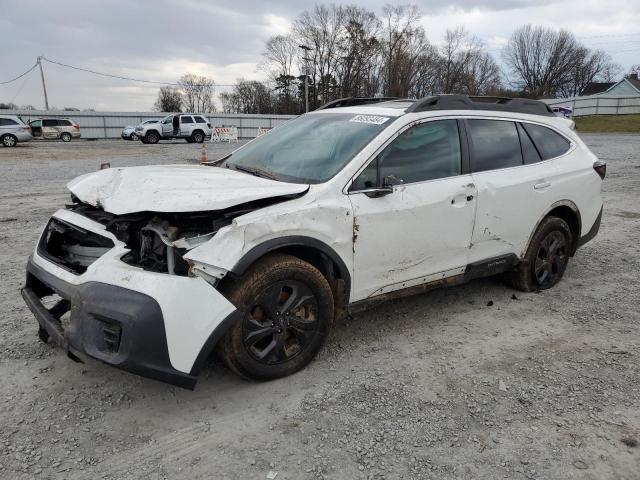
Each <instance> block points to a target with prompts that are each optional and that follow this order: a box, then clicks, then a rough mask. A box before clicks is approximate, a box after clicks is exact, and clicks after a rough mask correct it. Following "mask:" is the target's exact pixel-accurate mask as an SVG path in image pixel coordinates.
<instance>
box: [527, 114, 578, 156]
mask: <svg viewBox="0 0 640 480" xmlns="http://www.w3.org/2000/svg"><path fill="white" fill-rule="evenodd" d="M523 126H524V128H525V130H526V131H527V133H528V134H529V136H530V137H531V139H532V140H533V143H535V145H536V147H538V151H539V152H540V155H541V156H542V159H543V160H548V159H550V158H555V157H559V156H560V155H564V154H565V153H567V152H568V151H569V148H570V147H571V144H570V143H569V141H568V140H567V139H566V138H564V137H563V136H562V135H560V134H559V133H556V132H554V131H553V130H551V129H550V128H547V127H543V126H542V125H534V124H533V123H525V124H523Z"/></svg>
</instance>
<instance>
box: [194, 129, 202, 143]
mask: <svg viewBox="0 0 640 480" xmlns="http://www.w3.org/2000/svg"><path fill="white" fill-rule="evenodd" d="M191 140H192V141H193V142H194V143H202V142H204V133H202V132H201V131H200V130H196V131H195V132H193V134H192V135H191Z"/></svg>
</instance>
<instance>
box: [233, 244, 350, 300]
mask: <svg viewBox="0 0 640 480" xmlns="http://www.w3.org/2000/svg"><path fill="white" fill-rule="evenodd" d="M294 246H303V247H309V248H313V249H315V250H318V251H320V252H322V253H323V254H325V255H326V256H327V257H329V258H330V259H331V260H332V261H333V262H334V263H335V264H336V265H337V266H338V271H339V273H340V277H341V278H343V279H344V283H345V291H346V292H347V294H349V292H351V274H350V273H349V269H348V268H347V266H346V265H345V263H344V261H343V260H342V258H341V257H340V255H338V254H337V253H336V251H335V250H334V249H333V248H331V247H330V246H329V245H327V244H326V243H324V242H322V241H320V240H318V239H316V238H312V237H305V236H302V235H292V236H287V237H280V238H274V239H272V240H267V241H266V242H264V243H261V244H260V245H257V246H255V247H253V248H252V249H251V250H249V252H247V253H246V254H245V255H244V256H243V257H242V258H241V259H240V260H239V261H238V263H236V264H235V266H234V267H233V268H232V269H231V272H232V273H233V274H234V275H242V274H244V273H245V272H246V271H247V269H248V268H249V267H250V266H251V265H252V264H253V263H254V262H255V261H256V260H258V259H259V258H260V257H262V256H264V255H265V254H267V253H269V252H272V251H274V250H277V249H279V248H283V247H294Z"/></svg>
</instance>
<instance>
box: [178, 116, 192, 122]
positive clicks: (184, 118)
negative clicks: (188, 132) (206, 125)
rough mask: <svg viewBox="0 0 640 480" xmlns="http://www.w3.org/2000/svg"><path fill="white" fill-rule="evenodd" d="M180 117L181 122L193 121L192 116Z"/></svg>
mask: <svg viewBox="0 0 640 480" xmlns="http://www.w3.org/2000/svg"><path fill="white" fill-rule="evenodd" d="M180 119H181V120H180V121H181V122H182V123H193V118H191V117H180Z"/></svg>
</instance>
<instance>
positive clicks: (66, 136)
mask: <svg viewBox="0 0 640 480" xmlns="http://www.w3.org/2000/svg"><path fill="white" fill-rule="evenodd" d="M60 140H62V141H63V142H70V141H71V134H70V133H68V132H63V133H62V134H60Z"/></svg>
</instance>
